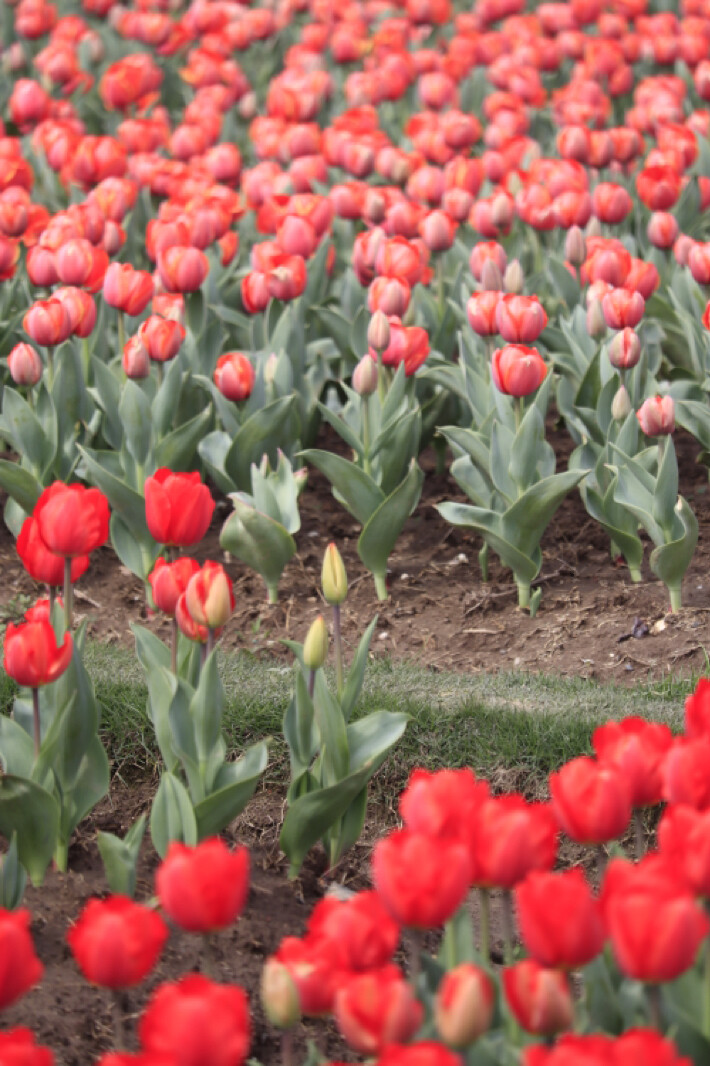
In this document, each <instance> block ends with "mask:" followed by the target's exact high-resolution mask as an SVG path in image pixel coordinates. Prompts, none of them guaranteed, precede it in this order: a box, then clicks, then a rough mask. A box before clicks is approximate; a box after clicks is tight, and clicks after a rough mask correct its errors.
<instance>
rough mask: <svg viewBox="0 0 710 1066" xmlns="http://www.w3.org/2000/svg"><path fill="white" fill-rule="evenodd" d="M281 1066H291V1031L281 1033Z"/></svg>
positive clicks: (285, 1030) (286, 1030)
mask: <svg viewBox="0 0 710 1066" xmlns="http://www.w3.org/2000/svg"><path fill="white" fill-rule="evenodd" d="M281 1066H293V1029H292V1028H291V1029H284V1030H283V1032H282V1033H281Z"/></svg>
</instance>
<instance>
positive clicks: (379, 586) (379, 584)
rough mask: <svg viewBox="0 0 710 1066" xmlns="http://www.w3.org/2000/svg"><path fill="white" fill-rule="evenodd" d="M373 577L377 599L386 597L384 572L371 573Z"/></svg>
mask: <svg viewBox="0 0 710 1066" xmlns="http://www.w3.org/2000/svg"><path fill="white" fill-rule="evenodd" d="M372 576H373V577H374V579H375V592H376V593H377V599H378V600H386V599H387V578H386V576H385V574H373V575H372Z"/></svg>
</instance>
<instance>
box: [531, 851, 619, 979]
mask: <svg viewBox="0 0 710 1066" xmlns="http://www.w3.org/2000/svg"><path fill="white" fill-rule="evenodd" d="M515 905H516V910H517V914H518V924H519V926H520V935H521V937H522V940H523V943H524V944H525V947H526V949H527V950H528V952H529V953H530V955H531V956H532V957H533V958H534V959H535V961H536V962H538V963H539V964H540V965H541V966H551V967H558V968H562V969H567V970H575V969H577V968H578V967H580V966H586V964H587V963H588V962H591V960H592V959H594V958H596V956H597V955H598V954H599V952H600V951H601V950H602V948H603V947H604V939H605V931H604V922H603V920H602V914H601V909H600V907H599V903H598V902H597V900H596V899H595V897H594V894H593V893H592V890H591V888H590V886H589V884H588V883H587V881H586V879H585V877H584V874H583V873H582V871H581V870H580V869H579V868H575V869H573V870H564V871H562V872H560V873H552V872H550V871H542V870H536V871H533V872H532V873H530V874H529V875H528V876H527V877H526V879H525V880H524V881H523V882H522V884H520V885H518V886H517V888H516V890H515ZM562 908H564V912H565V914H566V915H567V919H566V921H565V923H564V926H562V925H560V924H559V923H556V922H555V916H556V915H557V914H559V913H561V909H562Z"/></svg>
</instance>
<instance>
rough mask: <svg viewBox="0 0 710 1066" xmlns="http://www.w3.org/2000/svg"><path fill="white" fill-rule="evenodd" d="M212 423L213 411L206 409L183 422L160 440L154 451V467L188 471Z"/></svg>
mask: <svg viewBox="0 0 710 1066" xmlns="http://www.w3.org/2000/svg"><path fill="white" fill-rule="evenodd" d="M211 421H212V409H211V408H210V407H206V408H205V409H204V411H200V413H199V414H198V415H195V417H194V418H191V419H190V420H189V421H188V422H183V424H182V425H181V426H178V427H177V428H176V429H174V430H173V431H172V433H168V435H167V436H166V437H163V439H162V440H159V441H158V443H157V444H156V445H155V449H154V451H153V466H154V468H155V469H156V470H159V469H160V468H161V467H164V466H167V467H169V469H170V470H187V469H189V467H190V465H191V463H192V460H193V459H194V457H195V452H196V451H197V446H198V444H199V443H200V441H201V440H203V439H204V437H205V433H206V431H207V427H208V425H209V424H210V422H211Z"/></svg>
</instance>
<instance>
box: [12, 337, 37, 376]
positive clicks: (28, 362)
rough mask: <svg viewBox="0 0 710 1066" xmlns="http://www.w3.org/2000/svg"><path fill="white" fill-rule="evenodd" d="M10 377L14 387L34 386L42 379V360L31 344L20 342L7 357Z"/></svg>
mask: <svg viewBox="0 0 710 1066" xmlns="http://www.w3.org/2000/svg"><path fill="white" fill-rule="evenodd" d="M7 366H8V370H9V371H10V377H11V378H12V380H13V381H14V382H15V384H16V385H24V386H27V385H29V386H32V385H36V384H37V382H38V381H39V380H40V379H41V377H42V360H41V359H40V357H39V354H38V353H37V351H35V349H34V348H33V347H32V345H31V344H26V343H25V342H24V341H21V342H20V343H19V344H16V345H15V347H14V348H13V349H12V351H11V352H10V354H9V355H8V357H7Z"/></svg>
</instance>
